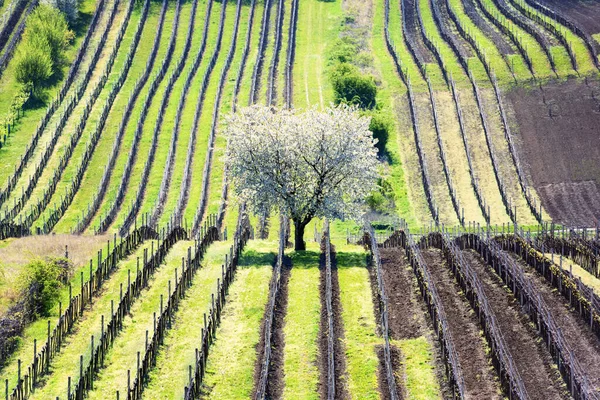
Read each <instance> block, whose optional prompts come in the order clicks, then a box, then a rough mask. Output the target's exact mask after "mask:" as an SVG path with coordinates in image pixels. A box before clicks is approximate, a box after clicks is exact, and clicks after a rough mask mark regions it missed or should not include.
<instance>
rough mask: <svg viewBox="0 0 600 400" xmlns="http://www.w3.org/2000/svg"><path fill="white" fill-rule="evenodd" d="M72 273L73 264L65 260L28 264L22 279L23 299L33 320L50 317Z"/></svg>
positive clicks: (52, 259) (35, 261) (38, 261)
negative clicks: (61, 290)
mask: <svg viewBox="0 0 600 400" xmlns="http://www.w3.org/2000/svg"><path fill="white" fill-rule="evenodd" d="M71 271H72V265H71V262H70V261H69V260H68V259H65V258H49V259H46V260H41V259H38V260H33V261H31V262H30V263H29V264H27V266H26V268H25V273H24V274H23V276H22V278H21V298H22V299H23V301H24V305H25V312H26V314H27V315H28V316H29V318H30V319H31V320H33V319H36V318H38V317H45V316H48V314H49V313H50V311H51V310H52V308H53V307H54V306H55V305H56V303H57V302H58V300H59V297H60V289H61V288H62V286H63V285H64V284H65V283H66V282H67V280H68V278H69V276H70V275H71Z"/></svg>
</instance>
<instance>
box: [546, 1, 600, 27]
mask: <svg viewBox="0 0 600 400" xmlns="http://www.w3.org/2000/svg"><path fill="white" fill-rule="evenodd" d="M538 1H539V2H540V3H541V4H544V5H545V6H546V7H549V8H550V9H552V10H554V11H556V12H558V13H559V14H561V15H563V16H565V17H567V18H568V19H569V20H571V22H573V23H574V24H575V25H577V26H578V27H579V28H580V29H581V30H583V31H584V32H586V33H588V34H590V35H593V34H595V33H598V32H600V2H599V1H597V0H538Z"/></svg>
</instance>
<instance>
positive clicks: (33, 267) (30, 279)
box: [0, 258, 73, 367]
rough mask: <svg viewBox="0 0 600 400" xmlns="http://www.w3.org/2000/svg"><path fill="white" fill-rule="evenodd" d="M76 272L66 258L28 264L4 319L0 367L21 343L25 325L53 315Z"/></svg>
mask: <svg viewBox="0 0 600 400" xmlns="http://www.w3.org/2000/svg"><path fill="white" fill-rule="evenodd" d="M72 271H73V264H72V263H71V261H69V260H68V259H66V258H48V259H44V260H42V259H38V260H33V261H31V262H30V263H29V264H27V265H26V266H25V268H24V272H23V275H22V276H21V280H20V284H19V289H20V293H19V300H18V301H17V302H16V303H15V304H14V305H13V306H11V307H10V308H9V309H8V311H7V312H6V315H5V316H3V317H2V318H1V319H0V367H1V366H3V365H4V364H5V363H6V360H7V359H8V357H9V356H10V355H11V354H12V352H13V351H14V350H15V349H16V348H17V346H18V345H19V342H20V341H21V335H22V334H23V330H24V329H25V326H26V325H27V324H28V323H30V322H32V321H35V320H36V319H37V318H40V317H47V316H48V315H49V314H50V311H51V310H52V308H53V307H54V306H55V305H56V303H57V302H58V301H59V299H60V289H61V288H62V287H63V285H65V284H66V283H67V281H68V279H69V277H70V276H71V274H72Z"/></svg>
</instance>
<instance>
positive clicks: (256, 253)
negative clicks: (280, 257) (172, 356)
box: [204, 241, 277, 399]
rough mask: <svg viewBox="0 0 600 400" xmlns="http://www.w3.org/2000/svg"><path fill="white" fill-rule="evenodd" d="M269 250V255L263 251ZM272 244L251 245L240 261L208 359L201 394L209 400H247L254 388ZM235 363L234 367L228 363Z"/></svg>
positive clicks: (274, 245) (273, 250)
mask: <svg viewBox="0 0 600 400" xmlns="http://www.w3.org/2000/svg"><path fill="white" fill-rule="evenodd" d="M269 250H271V251H272V252H271V253H266V252H265V251H269ZM276 251H277V243H276V242H264V241H254V242H251V243H249V244H248V246H247V247H246V250H245V251H244V254H243V255H242V257H241V258H240V264H239V267H238V271H237V272H236V277H235V281H234V282H233V284H232V285H231V288H230V289H229V294H228V299H227V304H226V305H225V308H224V309H223V314H222V316H221V318H222V323H221V325H220V326H219V329H217V335H216V336H217V340H216V341H215V343H214V345H213V348H212V349H211V353H210V355H209V357H208V364H207V367H206V378H205V382H204V392H205V397H206V398H211V399H247V398H249V397H251V396H252V390H253V388H254V367H255V363H256V356H257V355H256V346H257V345H258V342H259V340H260V324H261V321H262V318H263V315H264V312H265V305H266V303H267V300H268V296H269V281H270V279H271V274H272V265H273V263H274V262H275V253H276ZM232 359H235V363H232V362H231V360H232Z"/></svg>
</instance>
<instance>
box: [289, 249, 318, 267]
mask: <svg viewBox="0 0 600 400" xmlns="http://www.w3.org/2000/svg"><path fill="white" fill-rule="evenodd" d="M320 256H321V253H320V252H317V251H312V250H305V251H294V252H292V253H291V254H290V258H291V260H292V266H293V268H298V269H308V268H318V267H319V259H320Z"/></svg>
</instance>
